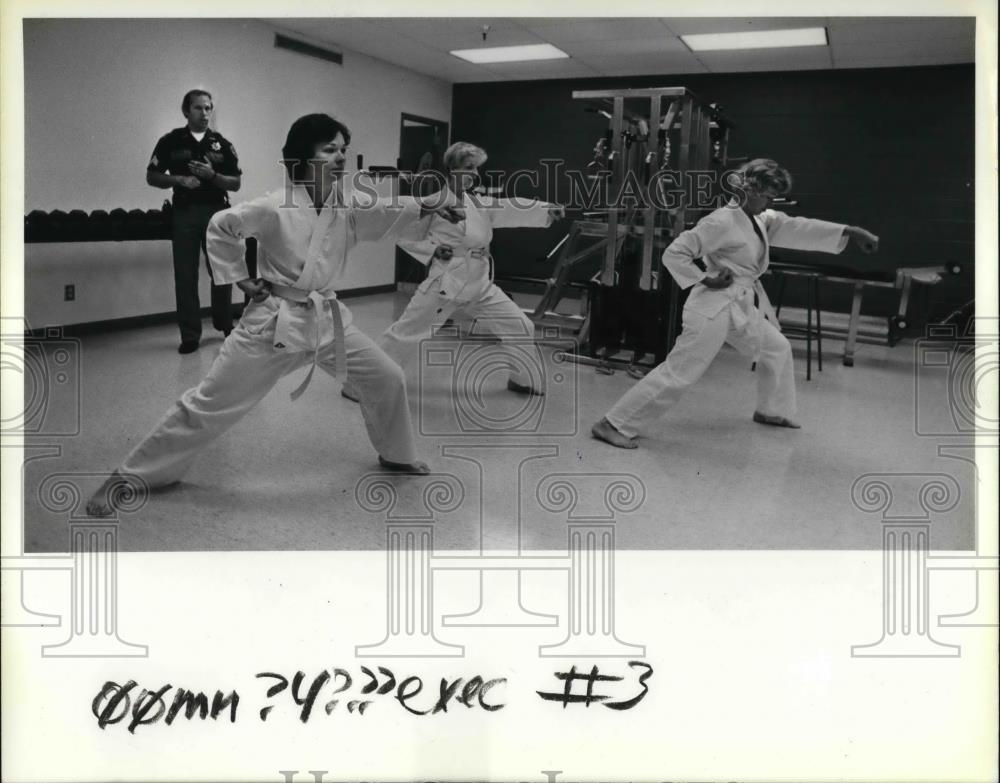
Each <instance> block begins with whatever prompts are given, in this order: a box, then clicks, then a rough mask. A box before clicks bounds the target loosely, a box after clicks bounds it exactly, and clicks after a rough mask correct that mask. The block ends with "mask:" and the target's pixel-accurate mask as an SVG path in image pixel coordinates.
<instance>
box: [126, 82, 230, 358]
mask: <svg viewBox="0 0 1000 783" xmlns="http://www.w3.org/2000/svg"><path fill="white" fill-rule="evenodd" d="M214 110H215V106H214V104H213V102H212V96H211V94H210V93H208V92H206V91H205V90H190V91H188V92H187V93H186V94H185V95H184V99H183V101H182V102H181V112H182V113H183V114H184V117H185V118H186V119H187V124H186V125H185V126H183V127H181V128H175V129H174V130H172V131H170V133H168V134H166V135H165V136H162V137H161V138H160V140H159V141H158V142H156V148H155V149H154V150H153V156H152V158H150V160H149V165H148V166H147V167H146V182H147V183H148V184H150V185H152V186H153V187H154V188H173V191H174V192H173V210H172V233H171V244H172V249H173V255H174V292H175V295H176V299H177V324H178V326H179V327H180V331H181V344H180V347H179V348H178V349H177V350H178V351H179V352H180V353H191V352H193V351H196V350H198V344H199V342H200V341H201V303H200V301H199V297H198V267H199V266H200V265H201V254H202V251H203V250H204V249H205V230H206V229H207V228H208V221H209V220H211V218H212V215H214V214H215V213H216V212H218V211H219V210H220V209H225V208H226V207H228V206H229V196H228V192H229V191H237V190H239V189H240V175H241V174H242V172H241V171H240V166H239V159H238V158H237V156H236V149H235V148H234V147H233V145H232V144H231V143H230V142H229V141H228V140H227V139H226V138H225V137H224V136H223V135H222V134H221V133H219V132H218V131H215V130H212V129H211V128H210V127H209V122H210V121H211V119H212V113H213V111H214ZM208 274H209V277H210V278H212V268H211V266H209V267H208ZM232 300H233V290H232V286H230V285H226V284H223V283H219V282H218V281H217V280H215V279H214V278H212V326H214V327H215V328H216V329H218V330H219V331H220V332H222V333H223V334H224V335H226V336H228V335H229V333H230V331H232V328H233V302H232Z"/></svg>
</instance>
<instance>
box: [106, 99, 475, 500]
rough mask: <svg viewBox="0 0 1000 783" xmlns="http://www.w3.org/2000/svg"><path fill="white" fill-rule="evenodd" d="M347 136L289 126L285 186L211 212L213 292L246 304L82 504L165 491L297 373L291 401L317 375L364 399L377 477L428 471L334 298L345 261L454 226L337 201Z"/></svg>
mask: <svg viewBox="0 0 1000 783" xmlns="http://www.w3.org/2000/svg"><path fill="white" fill-rule="evenodd" d="M349 142H350V131H348V129H347V128H346V127H345V126H344V125H343V124H341V123H340V122H338V121H337V120H335V119H333V118H332V117H330V116H328V115H325V114H310V115H306V116H305V117H301V118H299V119H298V120H296V121H295V122H294V123H293V124H292V127H291V129H290V130H289V132H288V138H287V141H286V143H285V146H284V148H283V149H282V153H283V160H284V162H285V165H286V167H287V168H288V174H289V179H288V181H287V182H286V187H285V188H283V189H281V190H278V191H275V192H273V193H270V194H268V195H266V196H263V197H262V198H258V199H255V200H253V201H250V202H246V203H243V204H239V205H237V206H235V207H232V208H230V209H226V210H223V211H221V212H218V213H217V214H216V215H214V216H213V218H212V220H211V222H210V224H209V227H208V235H207V236H208V240H207V244H208V255H209V260H210V262H211V264H212V272H213V275H214V278H215V280H216V281H217V282H219V283H220V284H224V283H236V284H237V285H238V286H239V287H240V288H241V289H242V290H243V291H244V293H246V294H247V295H248V296H250V297H251V299H252V301H251V303H250V304H249V305H248V307H247V309H246V311H245V312H244V314H243V317H242V318H241V319H240V322H239V326H238V327H237V328H236V329H235V330H234V331H233V332H232V334H230V335H229V337H228V338H227V339H226V341H225V342H224V343H223V345H222V349H221V350H220V352H219V355H218V357H217V358H216V359H215V362H214V363H213V364H212V367H211V369H210V370H209V372H208V375H206V376H205V378H204V380H203V381H202V382H201V383H200V384H199V385H198V386H197V387H195V388H193V389H190V390H189V391H187V392H185V393H184V394H183V395H182V396H181V398H180V399H179V400H178V401H177V402H176V403H175V404H174V405H173V406H172V407H171V408H170V410H169V411H168V412H167V414H166V416H165V417H164V418H163V419H162V420H161V421H160V423H159V424H158V425H157V426H156V427H155V428H154V429H153V431H152V432H151V433H150V434H149V435H148V436H147V437H146V438H144V439H143V440H142V442H140V443H139V444H138V445H137V446H136V447H135V449H133V450H132V452H131V453H130V454H129V455H128V456H127V457H126V458H125V460H124V461H123V462H122V464H121V466H120V467H119V468H118V470H116V471H115V473H114V474H112V476H111V477H110V478H109V479H108V481H106V482H105V484H104V485H103V486H102V487H101V488H100V489H98V491H97V492H96V493H95V494H94V495H93V497H92V498H91V500H90V502H89V503H88V511H89V513H91V514H93V515H97V516H102V515H107V514H109V513H110V511H111V509H110V506H111V500H110V497H109V495H110V490H111V489H112V488H113V487H115V486H116V485H120V484H121V483H122V482H127V481H128V477H129V476H135V477H138V478H139V479H141V480H143V481H144V482H145V483H146V485H147V486H149V487H159V486H164V485H167V484H171V483H174V482H176V481H178V480H180V479H181V477H182V476H183V475H184V474H185V473H186V472H187V470H188V469H189V468H190V467H191V464H192V462H193V461H194V459H195V458H196V457H197V455H198V454H199V453H200V452H201V450H202V449H203V448H204V447H205V446H206V445H208V443H209V442H210V441H212V440H214V439H215V438H217V437H218V436H219V435H221V434H222V433H223V432H225V431H226V430H227V429H229V428H230V427H231V426H232V425H234V424H235V423H236V422H237V421H239V419H240V418H241V417H243V416H244V415H245V414H246V413H247V412H248V411H249V410H250V409H251V408H253V407H254V405H256V404H257V403H258V402H259V401H260V400H261V399H262V398H263V397H264V396H265V395H266V394H267V393H268V391H270V390H271V388H272V387H273V386H274V385H275V383H277V382H278V380H279V379H280V378H282V377H283V376H285V375H287V374H288V373H290V372H293V371H294V370H296V369H299V368H308V370H307V373H306V374H305V377H304V379H303V381H302V383H301V384H300V385H299V386H298V388H297V389H296V390H295V391H294V392H293V393H292V399H293V400H294V399H297V398H298V397H299V396H300V395H301V394H302V392H303V391H304V390H305V387H306V386H307V385H308V383H309V381H310V380H311V378H312V375H313V371H314V370H315V368H316V367H317V366H318V367H320V368H322V369H323V370H325V371H326V372H328V373H329V374H331V375H334V376H342V375H344V374H346V375H347V376H348V377H349V378H350V379H351V380H352V382H353V383H354V384H355V385H356V386H357V387H358V388H360V389H361V390H362V393H363V394H362V396H363V399H364V402H363V403H362V405H361V413H362V416H363V417H364V421H365V427H366V428H367V431H368V437H369V439H370V440H371V443H372V445H373V446H374V447H375V451H376V452H377V453H378V460H379V463H380V464H381V465H382V467H383V468H385V469H387V470H394V471H401V472H408V473H427V472H428V471H429V469H428V467H427V465H426V464H424V463H423V462H420V461H418V459H417V455H416V447H415V444H414V439H413V429H412V426H411V422H410V411H409V405H408V403H407V397H406V385H405V381H404V377H403V373H402V370H400V368H399V367H398V366H397V365H396V364H395V363H394V362H393V361H392V360H391V359H390V358H389V357H388V356H386V355H385V353H384V352H383V351H381V350H380V349H379V348H378V346H377V345H375V343H374V342H373V341H372V340H371V339H370V338H369V337H367V336H366V335H365V334H363V333H362V332H361V331H360V330H359V329H358V328H357V327H355V326H354V325H353V324H352V323H351V312H350V310H348V309H347V308H346V307H345V306H344V305H343V304H342V303H341V302H340V301H339V300H338V299H337V295H336V292H335V290H334V285H335V283H336V281H337V279H338V278H339V277H340V275H341V273H342V272H343V267H344V265H345V263H346V261H347V252H348V250H349V249H350V248H351V247H352V246H354V245H355V244H356V243H358V242H362V241H366V240H378V239H381V238H382V237H384V236H386V235H388V234H392V233H397V232H399V231H400V230H402V229H403V228H405V227H406V226H407V225H408V224H410V223H412V222H415V221H417V220H419V219H420V218H421V217H423V216H428V215H431V214H434V215H442V216H443V217H442V219H444V220H453V221H457V220H459V219H461V210H460V209H457V208H455V207H454V206H453V205H449V204H446V203H445V202H446V199H437V200H436V201H435V204H434V206H424V205H422V204H421V203H420V202H418V201H417V200H416V199H399V203H398V204H392V203H390V202H389V201H388V200H377V199H375V198H372V197H369V198H363V197H361V196H360V195H359V196H355V197H352V199H351V200H350V203H345V200H344V195H343V183H342V176H343V168H344V160H345V157H346V149H347V145H348V143H349ZM250 236H252V237H256V239H257V247H258V271H259V274H260V275H261V277H260V278H259V279H256V280H251V279H249V278H248V276H247V268H246V264H245V262H244V249H245V245H244V240H245V239H246V237H250Z"/></svg>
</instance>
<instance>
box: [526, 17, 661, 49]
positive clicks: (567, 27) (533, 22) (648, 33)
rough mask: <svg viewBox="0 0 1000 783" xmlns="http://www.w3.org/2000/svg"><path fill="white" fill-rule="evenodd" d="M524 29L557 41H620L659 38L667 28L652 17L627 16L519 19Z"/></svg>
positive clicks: (551, 40) (557, 42) (553, 41)
mask: <svg viewBox="0 0 1000 783" xmlns="http://www.w3.org/2000/svg"><path fill="white" fill-rule="evenodd" d="M518 22H519V23H520V24H521V26H522V27H524V28H525V29H527V30H531V31H532V32H534V33H535V34H536V35H539V36H541V37H542V38H544V39H546V40H547V41H549V42H551V43H554V44H556V45H558V44H560V43H574V42H579V41H623V40H629V39H631V40H636V39H643V38H653V39H656V38H662V37H665V36H669V35H670V31H669V30H667V29H666V26H665V25H664V24H663V23H662V22H661V21H660V20H658V19H655V18H642V17H636V18H630V19H594V18H591V19H580V18H568V19H553V18H539V19H530V18H529V19H519V20H518Z"/></svg>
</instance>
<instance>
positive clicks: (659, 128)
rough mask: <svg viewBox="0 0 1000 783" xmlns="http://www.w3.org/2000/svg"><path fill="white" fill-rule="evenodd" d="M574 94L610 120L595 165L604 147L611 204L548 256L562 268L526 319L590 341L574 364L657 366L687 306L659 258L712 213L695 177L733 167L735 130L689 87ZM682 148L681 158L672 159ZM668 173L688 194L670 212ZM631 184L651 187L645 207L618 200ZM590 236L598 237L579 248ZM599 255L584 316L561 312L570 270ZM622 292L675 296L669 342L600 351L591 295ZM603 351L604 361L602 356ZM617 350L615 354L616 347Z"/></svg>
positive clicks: (603, 171) (577, 223)
mask: <svg viewBox="0 0 1000 783" xmlns="http://www.w3.org/2000/svg"><path fill="white" fill-rule="evenodd" d="M573 98H574V99H577V100H583V101H587V102H588V103H590V104H591V106H593V107H594V108H595V109H596V111H597V112H598V113H600V114H603V115H604V116H606V117H608V119H609V120H610V127H609V130H608V131H607V132H606V133H605V136H604V137H603V139H602V140H599V141H598V144H597V147H596V148H595V151H596V152H597V158H595V163H598V161H602V160H603V159H602V143H603V151H604V152H607V153H608V154H607V158H606V161H607V166H606V168H601V167H600V166H598V170H597V171H596V174H595V176H598V177H605V178H607V179H608V183H607V184H608V190H609V193H610V194H611V199H610V202H611V203H609V204H608V209H607V210H606V213H605V214H604V215H603V218H604V219H601V218H602V215H601V214H598V215H594V214H593V213H585V215H584V218H585V219H582V220H574V221H573V223H572V225H571V227H570V230H569V233H568V234H567V235H566V236H565V237H564V238H563V240H562V241H561V242H560V243H559V244H558V245H557V246H556V248H554V249H553V251H552V252H551V253H550V254H549V257H551V256H552V255H553V254H558V255H557V258H556V263H555V267H554V269H553V271H552V274H551V276H550V277H549V278H548V280H547V281H546V289H545V293H544V294H543V295H542V298H541V300H540V301H539V303H538V305H537V306H536V307H535V308H534V309H533V310H532V311H530V312H529V315H530V317H531V319H532V321H534V323H535V324H536V325H543V326H558V327H560V328H569V329H572V330H573V331H574V332H575V333H576V335H577V337H578V339H579V341H580V343H581V344H586V345H587V348H588V354H589V355H583V354H577V355H573V356H569V357H567V358H571V359H574V360H576V361H581V362H583V363H588V364H596V365H598V366H599V367H602V368H608V367H609V366H610V365H612V364H624V365H628V366H629V367H630V368H632V367H634V366H636V365H643V364H647V362H645V361H642V360H643V359H644V358H645V356H646V354H648V353H652V354H653V359H654V361H653V364H652V365H649V366H655V364H658V363H659V362H661V361H662V360H663V359H664V358H665V357H666V354H667V352H668V351H669V350H670V348H671V347H672V346H673V343H674V340H675V339H676V336H677V331H678V328H677V318H676V315H677V313H678V312H679V309H680V289H679V288H678V287H677V285H676V284H675V283H674V282H673V280H672V278H671V277H670V275H669V274H664V270H662V268H661V266H660V264H659V254H660V253H661V252H662V251H663V249H665V248H666V247H667V245H669V244H670V242H671V241H673V239H674V237H676V236H677V235H678V234H679V233H680V232H681V231H683V230H685V228H687V227H689V226H690V225H693V224H694V223H695V222H696V221H697V219H698V218H699V217H700V216H701V214H702V213H703V212H704V211H706V207H705V206H700V205H697V204H694V205H692V204H690V203H689V198H688V196H689V190H690V183H691V179H692V177H693V176H696V174H697V173H698V172H709V171H711V170H713V169H714V170H715V172H716V173H717V174H721V173H722V172H723V171H725V169H726V167H727V165H728V164H729V163H730V162H732V161H731V159H730V158H729V157H728V144H729V135H730V130H731V129H733V128H734V127H735V126H734V125H733V123H732V122H730V121H729V120H728V119H727V118H726V117H725V116H724V115H723V114H722V113H721V111H720V110H719V108H718V107H716V106H715V105H712V104H709V103H707V102H706V101H704V100H702V99H701V98H699V97H698V96H696V95H695V94H694V93H692V92H691V91H690V90H688V89H687V88H685V87H657V88H642V89H619V90H575V91H574V92H573ZM675 144H676V154H673V149H674V146H675ZM672 164H675V165H672ZM591 165H592V166H593V165H594V164H591ZM661 171H665V172H669V177H668V178H667V179H668V180H673V181H674V182H676V181H679V182H680V185H681V187H682V188H683V196H682V198H681V199H680V202H679V203H678V204H677V205H676V207H675V208H670V207H671V205H670V203H669V199H667V198H666V194H667V192H669V191H664V190H663V185H664V181H663V177H662V176H661V175H660V174H659V172H661ZM629 178H630V179H631V180H632V182H637V183H639V184H640V185H641V186H642V187H643V188H644V189H645V195H646V198H645V200H644V201H645V203H644V204H642V206H641V207H637V206H629V207H625V206H623V205H622V204H621V203H619V200H618V198H617V196H618V194H621V193H623V192H624V187H625V185H626V180H627V179H629ZM654 180H655V182H654ZM651 187H655V188H657V189H658V195H659V196H660V198H658V199H655V200H654V199H653V198H650V193H651V190H650V189H651ZM657 202H659V203H657ZM660 205H663V206H665V207H667V208H663V207H662V206H660ZM584 238H594V239H597V240H598V241H597V242H594V243H592V244H590V245H589V246H588V247H584V248H582V249H581V247H580V244H581V240H582V239H584ZM629 238H634V240H637V241H641V250H640V251H639V263H638V272H637V273H635V272H634V270H633V271H631V272H629V270H626V269H625V264H624V263H623V261H624V258H623V249H624V247H625V246H626V244H627V240H628V239H629ZM596 253H600V254H601V257H602V261H601V268H600V271H599V272H598V273H597V274H596V275H595V276H594V277H593V278H592V279H591V281H590V286H588V288H589V297H590V298H589V299H588V306H587V313H586V314H585V315H566V314H562V313H557V312H556V307H557V306H558V304H559V302H560V301H561V300H562V298H563V296H564V295H565V294H566V292H567V290H568V289H569V288H570V287H579V285H580V284H579V283H573V282H571V280H570V277H571V274H572V271H573V269H574V268H575V267H576V266H577V265H578V264H579V263H581V262H582V261H584V260H586V259H588V258H591V257H592V256H593V255H594V254H596ZM654 256H655V258H654ZM667 287H669V289H668V288H667ZM622 288H628V289H635V290H638V291H642V292H648V294H650V295H653V294H656V293H662V294H666V295H667V296H668V298H669V310H668V314H667V324H666V330H665V334H664V335H663V339H662V340H659V341H657V344H655V345H640V346H638V347H637V348H635V355H634V357H633V359H632V360H631V361H626V360H623V359H618V358H616V357H615V356H614V355H612V352H611V351H610V348H609V347H608V346H601V345H596V344H595V342H594V340H593V339H592V337H593V333H594V331H595V329H594V327H595V324H594V322H593V318H594V312H595V308H594V301H593V297H595V296H598V295H600V293H601V290H604V291H608V290H609V289H622ZM639 296H641V295H639ZM601 349H604V350H603V354H604V355H603V356H600V357H598V352H599V351H601ZM615 350H616V352H617V348H616V349H615Z"/></svg>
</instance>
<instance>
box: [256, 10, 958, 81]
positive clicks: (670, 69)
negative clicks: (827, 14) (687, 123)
mask: <svg viewBox="0 0 1000 783" xmlns="http://www.w3.org/2000/svg"><path fill="white" fill-rule="evenodd" d="M269 21H270V23H271V24H272V25H273V26H275V27H277V28H279V29H282V30H285V31H287V32H290V33H291V34H293V35H298V36H300V37H301V38H302V39H303V40H306V41H310V42H313V43H316V44H318V45H321V46H322V45H327V46H331V47H333V48H335V49H343V50H346V51H349V52H358V53H360V54H364V55H367V56H369V57H374V58H378V59H382V60H385V61H386V62H389V63H393V64H394V65H398V66H400V67H403V68H408V69H410V70H412V71H415V72H417V73H422V74H427V75H429V76H433V77H435V78H439V79H443V80H445V81H448V82H472V81H503V80H515V79H518V80H519V79H543V78H572V77H580V76H598V75H603V76H627V75H645V74H657V73H700V72H704V71H711V72H716V73H736V72H740V71H766V70H782V71H784V70H813V69H817V68H831V67H837V68H869V67H871V68H876V67H902V66H907V65H933V64H946V63H962V62H973V61H974V54H975V53H974V41H973V37H974V30H975V20H974V19H972V18H971V17H836V18H833V17H831V18H823V17H770V18H769V17H755V18H752V17H701V18H693V17H691V18H688V17H671V18H658V19H649V18H640V17H634V18H552V17H545V18H541V17H540V18H517V19H497V18H482V19H480V18H451V17H438V18H393V17H372V18H369V17H351V18H343V17H342V18H338V17H327V18H318V19H308V18H281V19H273V20H269ZM484 24H489V25H490V26H491V29H490V31H489V33H488V36H487V40H486V42H483V40H482V33H481V30H482V26H483V25H484ZM806 26H826V27H827V29H828V30H829V34H830V42H831V46H830V47H829V48H827V47H795V48H787V49H756V50H744V51H719V52H699V53H697V55H695V54H693V53H691V52H689V51H688V50H687V47H685V46H684V45H683V43H682V42H681V41H680V40H679V39H678V38H677V37H676V36H675V35H674V33H677V34H687V33H705V32H735V31H745V30H767V29H789V28H793V27H806ZM542 41H547V42H549V43H552V44H554V45H556V46H559V47H560V48H562V49H563V50H564V51H566V52H567V53H568V54H570V55H571V59H569V60H553V61H547V62H546V61H542V62H529V63H506V64H494V65H490V66H480V65H474V64H472V63H467V62H464V61H462V60H459V59H458V58H455V57H452V56H450V55H449V54H447V52H448V51H450V50H451V49H457V48H477V47H486V46H504V45H513V44H518V43H540V42H542Z"/></svg>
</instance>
